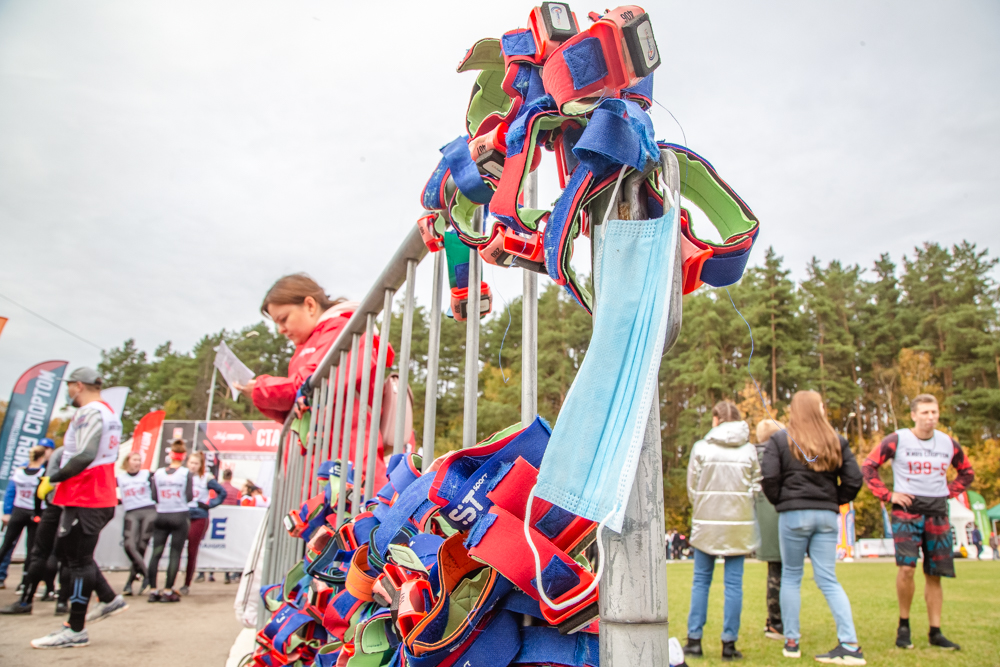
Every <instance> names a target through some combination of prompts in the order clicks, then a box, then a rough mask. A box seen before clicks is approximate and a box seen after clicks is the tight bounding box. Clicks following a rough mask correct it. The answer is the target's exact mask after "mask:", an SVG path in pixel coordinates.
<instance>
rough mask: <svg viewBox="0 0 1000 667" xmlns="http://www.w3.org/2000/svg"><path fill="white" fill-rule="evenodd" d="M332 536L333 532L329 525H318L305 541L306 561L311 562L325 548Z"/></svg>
mask: <svg viewBox="0 0 1000 667" xmlns="http://www.w3.org/2000/svg"><path fill="white" fill-rule="evenodd" d="M334 536H335V533H334V532H333V529H332V528H330V526H328V525H323V526H320V527H319V528H318V529H317V530H316V531H315V532H314V533H313V536H312V537H311V538H309V541H308V542H307V543H306V553H305V560H306V562H307V563H312V562H313V561H314V560H316V559H317V558H318V557H319V556H320V555H321V554H322V553H323V552H324V551H325V550H326V547H327V545H328V544H329V543H330V540H331V539H333V538H334Z"/></svg>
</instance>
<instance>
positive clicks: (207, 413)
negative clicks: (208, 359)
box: [205, 363, 219, 421]
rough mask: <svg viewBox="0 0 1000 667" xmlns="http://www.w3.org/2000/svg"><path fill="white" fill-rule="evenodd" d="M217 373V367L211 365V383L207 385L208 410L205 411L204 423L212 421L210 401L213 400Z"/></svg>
mask: <svg viewBox="0 0 1000 667" xmlns="http://www.w3.org/2000/svg"><path fill="white" fill-rule="evenodd" d="M218 372H219V367H218V366H216V365H215V364H214V363H213V364H212V383H211V384H210V385H208V409H207V410H205V421H211V419H212V401H213V400H214V399H215V376H216V374H217V373H218Z"/></svg>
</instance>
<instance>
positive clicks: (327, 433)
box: [319, 366, 337, 465]
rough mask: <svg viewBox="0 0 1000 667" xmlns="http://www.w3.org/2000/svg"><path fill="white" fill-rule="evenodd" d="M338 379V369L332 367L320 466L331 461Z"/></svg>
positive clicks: (327, 392)
mask: <svg viewBox="0 0 1000 667" xmlns="http://www.w3.org/2000/svg"><path fill="white" fill-rule="evenodd" d="M336 377H337V367H336V366H331V367H330V374H329V376H328V377H327V378H326V380H325V382H326V406H325V408H324V410H325V411H326V417H324V418H323V424H324V425H325V427H324V429H323V440H322V441H321V442H322V443H323V446H322V447H320V450H319V464H320V465H323V464H324V463H326V462H327V461H329V460H330V449H329V448H330V441H331V439H332V437H333V434H332V431H333V428H332V427H333V405H334V403H335V402H336V401H335V400H334V399H335V397H336V391H337V389H336V385H334V382H336Z"/></svg>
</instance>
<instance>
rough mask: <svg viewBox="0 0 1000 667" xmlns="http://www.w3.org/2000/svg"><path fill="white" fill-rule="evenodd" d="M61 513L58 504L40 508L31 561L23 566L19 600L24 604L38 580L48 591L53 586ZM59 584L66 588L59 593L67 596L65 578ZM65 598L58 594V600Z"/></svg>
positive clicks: (28, 601) (67, 571)
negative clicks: (43, 583) (22, 589)
mask: <svg viewBox="0 0 1000 667" xmlns="http://www.w3.org/2000/svg"><path fill="white" fill-rule="evenodd" d="M61 515H62V508H61V507H59V506H58V505H49V506H48V507H46V508H45V509H44V510H42V519H41V521H39V522H38V524H37V528H36V529H35V540H34V543H33V544H32V547H31V553H30V560H31V563H30V565H25V568H24V573H25V574H24V593H23V594H22V595H21V602H23V603H24V604H28V603H30V602H31V601H32V599H33V598H34V597H35V589H36V588H38V583H39V582H41V581H44V582H45V585H46V586H47V588H46V590H47V591H49V592H51V591H52V590H53V588H54V583H55V578H56V567H57V565H56V563H57V561H56V558H55V555H54V547H55V543H56V531H58V529H59V517H60V516H61ZM63 570H64V571H65V572H66V573H67V574H68V573H69V569H68V568H65V567H64V568H63ZM60 584H61V585H63V587H64V588H66V589H67V590H65V591H60V593H61V594H64V595H67V596H68V594H69V592H68V587H66V586H65V580H63V579H60ZM67 599H68V598H64V597H62V595H60V601H62V602H65V601H66V600H67Z"/></svg>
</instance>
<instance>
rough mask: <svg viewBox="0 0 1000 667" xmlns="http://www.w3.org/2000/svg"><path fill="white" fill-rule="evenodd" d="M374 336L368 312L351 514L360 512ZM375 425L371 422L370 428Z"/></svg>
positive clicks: (372, 324)
mask: <svg viewBox="0 0 1000 667" xmlns="http://www.w3.org/2000/svg"><path fill="white" fill-rule="evenodd" d="M374 337H375V315H374V314H372V313H369V314H368V321H367V322H365V349H364V354H363V355H361V356H362V361H361V373H362V375H361V400H360V401H358V406H359V407H358V437H357V440H355V441H354V495H353V496H352V500H351V510H352V514H355V515H357V514H360V513H361V491H362V486H361V465H362V462H363V461H364V460H365V445H366V444H367V442H366V441H365V435H367V432H366V431H365V426H366V422H367V421H368V419H367V417H368V396H369V394H370V393H371V382H372V371H371V369H372V340H373V338H374ZM374 427H375V425H374V424H372V428H374Z"/></svg>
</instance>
